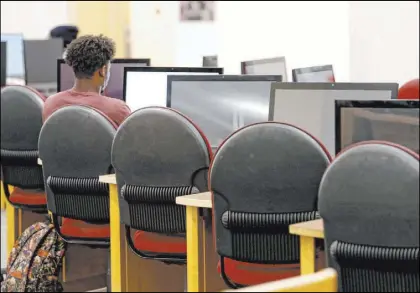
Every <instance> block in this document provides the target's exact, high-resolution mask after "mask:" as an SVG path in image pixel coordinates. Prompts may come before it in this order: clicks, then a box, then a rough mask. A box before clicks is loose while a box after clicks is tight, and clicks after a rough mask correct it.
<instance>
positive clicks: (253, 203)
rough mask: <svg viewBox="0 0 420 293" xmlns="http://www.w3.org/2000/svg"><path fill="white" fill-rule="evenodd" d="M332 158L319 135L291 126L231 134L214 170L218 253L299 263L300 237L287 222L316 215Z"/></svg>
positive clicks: (270, 124) (269, 126)
mask: <svg viewBox="0 0 420 293" xmlns="http://www.w3.org/2000/svg"><path fill="white" fill-rule="evenodd" d="M329 162H330V155H329V154H328V152H327V151H326V149H325V148H324V147H323V146H322V145H321V144H320V143H319V142H318V141H317V140H316V139H315V138H314V137H312V136H311V135H309V134H308V133H306V132H304V131H303V130H300V129H298V128H296V127H294V126H291V125H287V124H282V123H275V122H274V123H273V122H268V123H259V124H254V125H251V126H247V127H244V128H242V129H240V130H239V131H237V132H236V133H234V134H232V135H231V136H230V137H229V138H228V139H227V140H226V141H225V142H224V143H223V144H222V145H221V146H220V147H219V149H218V151H217V153H216V155H215V158H214V160H213V163H212V166H211V169H210V186H211V191H212V194H213V202H214V204H213V219H214V227H215V238H216V247H217V251H218V253H219V254H220V255H221V256H222V257H228V258H232V259H234V260H238V261H244V262H250V263H263V264H287V263H298V262H299V239H298V238H297V237H296V236H292V235H290V234H289V233H288V226H289V225H290V224H293V223H296V222H301V221H309V220H314V219H316V217H317V211H316V208H317V197H318V186H319V183H320V181H321V177H322V175H323V173H324V171H325V169H326V168H327V166H328V164H329ZM222 266H223V261H222ZM222 270H223V269H222ZM222 273H223V272H222Z"/></svg>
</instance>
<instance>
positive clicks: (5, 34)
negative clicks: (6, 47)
mask: <svg viewBox="0 0 420 293" xmlns="http://www.w3.org/2000/svg"><path fill="white" fill-rule="evenodd" d="M0 35H2V36H21V37H22V59H23V71H25V72H24V73H23V76H21V78H23V79H24V82H25V84H26V60H25V37H24V35H23V34H22V33H1V34H0ZM3 42H6V43H7V41H3ZM6 62H7V55H6ZM6 69H7V67H6ZM8 77H11V78H17V77H16V76H9V75H8V73H7V71H6V83H7V78H8Z"/></svg>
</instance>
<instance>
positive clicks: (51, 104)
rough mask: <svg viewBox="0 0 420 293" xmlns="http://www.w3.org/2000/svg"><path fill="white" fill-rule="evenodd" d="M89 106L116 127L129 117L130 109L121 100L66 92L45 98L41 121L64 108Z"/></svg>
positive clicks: (85, 93)
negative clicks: (103, 115) (112, 122)
mask: <svg viewBox="0 0 420 293" xmlns="http://www.w3.org/2000/svg"><path fill="white" fill-rule="evenodd" d="M73 105H82V106H90V107H92V108H94V109H97V110H99V111H101V112H102V113H104V114H105V115H107V116H108V117H109V118H110V119H111V120H112V121H114V122H115V123H116V124H117V125H118V126H119V125H120V124H121V123H122V122H123V121H124V119H125V118H127V117H128V116H129V115H130V112H131V111H130V108H128V106H127V105H126V104H125V103H124V102H123V101H121V100H118V99H113V98H109V97H106V96H101V95H100V94H98V93H92V92H76V91H73V90H67V91H63V92H59V93H57V94H55V95H52V96H50V97H48V98H47V100H46V101H45V105H44V111H43V113H42V119H43V121H45V120H47V118H48V117H50V116H51V114H52V113H54V112H55V111H57V110H58V109H61V108H63V107H66V106H73Z"/></svg>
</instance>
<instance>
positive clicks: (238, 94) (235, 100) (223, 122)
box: [167, 75, 282, 151]
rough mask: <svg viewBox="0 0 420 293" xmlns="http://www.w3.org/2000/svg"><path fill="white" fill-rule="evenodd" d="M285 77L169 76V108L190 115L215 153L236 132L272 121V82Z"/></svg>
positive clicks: (279, 80)
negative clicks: (270, 119) (259, 123)
mask: <svg viewBox="0 0 420 293" xmlns="http://www.w3.org/2000/svg"><path fill="white" fill-rule="evenodd" d="M281 81H282V76H281V75H219V76H203V75H200V76H186V75H179V76H168V94H167V107H170V108H173V109H175V110H177V111H180V112H181V113H183V114H185V115H186V116H188V117H189V118H190V119H192V120H193V121H194V123H196V124H197V125H198V127H200V129H202V130H203V132H204V134H205V135H206V136H207V138H208V140H209V142H210V145H211V147H212V149H213V151H215V150H216V149H217V148H218V146H219V145H220V144H221V143H222V142H223V141H224V140H225V138H226V137H228V136H229V135H231V134H232V133H233V132H234V131H236V130H237V129H239V128H242V127H244V126H246V125H249V124H253V123H258V122H265V121H268V113H269V104H270V98H269V95H270V89H271V83H272V82H281Z"/></svg>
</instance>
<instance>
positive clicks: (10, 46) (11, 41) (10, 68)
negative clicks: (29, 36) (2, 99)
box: [1, 34, 25, 80]
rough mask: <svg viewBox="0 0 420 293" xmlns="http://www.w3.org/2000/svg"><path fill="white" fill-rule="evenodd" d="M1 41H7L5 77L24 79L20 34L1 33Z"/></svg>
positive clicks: (21, 38) (21, 37)
mask: <svg viewBox="0 0 420 293" xmlns="http://www.w3.org/2000/svg"><path fill="white" fill-rule="evenodd" d="M1 41H2V42H6V43H7V55H6V59H7V61H6V63H7V66H6V68H7V74H6V76H7V77H11V78H17V79H22V80H25V61H24V52H23V46H24V45H23V35H22V34H2V35H1Z"/></svg>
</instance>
